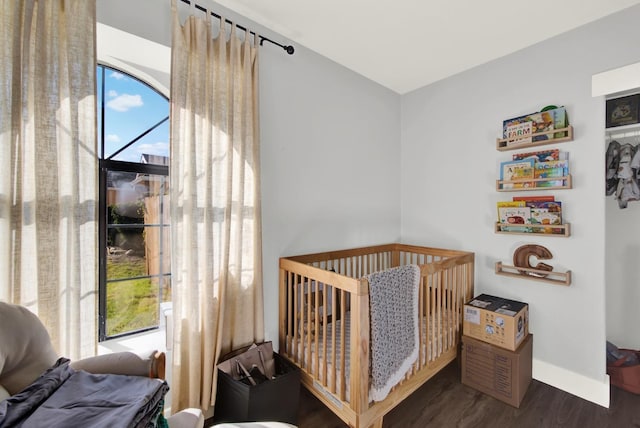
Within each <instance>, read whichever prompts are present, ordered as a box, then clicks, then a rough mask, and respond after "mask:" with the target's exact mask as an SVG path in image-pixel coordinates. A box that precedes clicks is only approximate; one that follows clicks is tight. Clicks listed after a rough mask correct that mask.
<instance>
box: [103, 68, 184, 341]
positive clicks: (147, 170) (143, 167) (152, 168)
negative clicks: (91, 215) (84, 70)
mask: <svg viewBox="0 0 640 428" xmlns="http://www.w3.org/2000/svg"><path fill="white" fill-rule="evenodd" d="M107 70H109V71H115V72H118V73H122V74H124V75H125V76H127V77H128V78H131V79H133V80H135V81H137V82H139V83H140V84H142V85H145V86H146V87H148V88H149V89H151V90H153V91H154V92H156V93H157V94H158V95H160V96H161V97H162V98H164V99H165V100H166V101H167V102H169V98H168V97H167V96H165V95H164V94H163V93H162V92H160V91H159V90H157V89H156V88H154V87H153V86H152V85H150V84H149V83H147V82H145V81H144V80H142V79H139V78H137V77H136V76H134V75H132V74H131V73H128V72H126V71H123V70H121V69H118V68H115V67H113V66H110V65H105V64H101V63H98V64H97V65H96V73H98V72H100V73H101V74H102V76H101V85H102V87H101V94H100V95H101V97H100V99H99V100H97V103H96V104H97V106H96V107H97V108H98V109H99V112H98V114H99V119H98V120H99V121H100V124H101V126H100V135H99V136H98V141H99V144H100V147H99V150H98V168H99V169H98V186H99V188H98V341H99V342H103V341H105V340H109V339H115V338H120V337H124V336H130V335H133V334H138V333H142V332H145V331H150V330H156V329H158V327H159V326H158V325H155V326H150V327H144V328H140V329H136V330H130V331H126V332H124V333H120V334H117V335H108V334H107V286H108V280H107V257H108V255H107V236H108V231H109V220H108V206H107V197H108V189H107V175H108V172H109V171H117V172H121V171H123V172H132V173H139V174H149V175H160V176H165V177H167V178H168V177H169V166H168V165H159V164H151V163H142V162H139V163H138V162H128V161H120V160H115V159H113V157H115V156H117V155H118V154H119V153H120V152H122V151H123V150H126V149H127V148H129V147H130V146H131V145H133V144H135V143H136V142H137V141H138V140H140V139H141V138H143V137H144V136H145V135H147V134H148V133H150V132H151V131H153V130H154V129H156V128H157V127H158V126H160V125H162V124H163V123H165V122H167V121H168V120H169V116H168V115H167V116H166V117H165V118H164V119H162V120H160V121H159V122H157V123H156V124H154V125H152V126H151V127H150V128H148V129H147V130H145V131H144V132H143V133H141V134H140V135H138V136H136V137H135V138H133V139H132V140H131V141H129V142H126V143H124V144H123V146H122V147H121V148H120V149H119V150H116V151H115V152H114V153H112V154H111V155H110V156H109V157H108V158H106V159H105V158H104V156H105V145H106V141H105V137H106V135H105V134H106V132H105V129H106V126H105V123H104V119H105V108H106V106H105V98H106V94H105V76H106V71H107ZM154 226H155V225H154ZM157 226H159V227H161V228H162V227H165V226H164V224H159V225H157ZM141 227H143V228H144V227H146V226H145V225H141ZM169 227H170V226H169ZM156 276H157V277H160V278H161V277H169V278H171V270H170V269H169V270H168V272H160V273H159V274H158V275H152V276H150V277H151V278H152V277H156ZM131 279H133V277H132V278H131ZM123 280H126V279H123ZM169 281H170V279H169ZM159 283H160V284H161V283H162V281H159ZM161 298H162V290H161V286H159V290H158V299H159V302H158V306H160V303H161V301H160V300H161ZM158 309H159V308H158ZM158 316H159V317H160V316H162V315H161V314H160V313H158ZM158 321H159V320H158Z"/></svg>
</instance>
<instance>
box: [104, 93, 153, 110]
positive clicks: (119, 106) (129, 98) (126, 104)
mask: <svg viewBox="0 0 640 428" xmlns="http://www.w3.org/2000/svg"><path fill="white" fill-rule="evenodd" d="M143 104H144V103H143V102H142V97H141V96H140V95H129V94H122V95H118V96H117V97H115V98H113V99H112V100H110V101H109V102H108V103H107V107H109V108H111V109H113V110H115V111H120V112H125V111H127V110H129V109H130V108H133V107H142V105H143Z"/></svg>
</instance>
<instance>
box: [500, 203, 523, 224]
mask: <svg viewBox="0 0 640 428" xmlns="http://www.w3.org/2000/svg"><path fill="white" fill-rule="evenodd" d="M526 206H527V204H526V202H525V201H499V202H497V203H496V207H497V208H498V221H500V208H517V207H526Z"/></svg>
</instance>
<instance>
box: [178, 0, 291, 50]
mask: <svg viewBox="0 0 640 428" xmlns="http://www.w3.org/2000/svg"><path fill="white" fill-rule="evenodd" d="M182 2H183V3H186V4H188V5H191V2H190V1H189V0H182ZM194 7H195V8H196V9H198V10H201V11H202V12H204V13H207V12H209V11H208V10H207V9H206V8H204V7H202V6H200V5H199V4H197V3H196V4H195V5H194ZM209 13H211V15H213V16H215V17H216V18H218V19H222V17H221V16H220V15H218V14H217V13H215V12H213V11H210V12H209ZM225 21H226V22H227V23H229V24H233V22H232V21H229V20H228V19H226V18H225ZM236 28H239V29H241V30H242V31H245V32H248V33H250V34H253V35H254V36H255V35H256V33H255V32H254V31H251V30H247V29H246V28H244V27H243V26H242V25H238V24H236ZM258 37H260V46H262V44H263V43H264V42H265V41H266V42H269V43H273V44H274V45H276V46H280V47H281V48H282V49H284V50H285V51H286V52H287V53H288V54H289V55H293V52H294V51H295V50H294V49H293V46H291V45H283V44H280V43H278V42H276V41H274V40H271V39H270V38H268V37H264V36H261V35H259V34H258Z"/></svg>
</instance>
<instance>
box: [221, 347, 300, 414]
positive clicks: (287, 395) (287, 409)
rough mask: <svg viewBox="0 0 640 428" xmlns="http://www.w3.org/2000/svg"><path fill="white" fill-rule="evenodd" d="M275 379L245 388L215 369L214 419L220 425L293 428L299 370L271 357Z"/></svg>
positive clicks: (296, 406) (297, 397) (276, 354)
mask: <svg viewBox="0 0 640 428" xmlns="http://www.w3.org/2000/svg"><path fill="white" fill-rule="evenodd" d="M273 358H274V360H275V368H276V377H275V379H273V380H267V381H265V382H262V383H260V384H258V385H255V386H251V385H247V384H245V383H243V382H241V381H239V380H235V379H233V378H232V377H231V376H230V375H229V374H228V373H225V372H223V371H222V370H220V369H218V390H217V393H216V404H215V410H214V415H213V419H214V422H216V423H221V422H256V421H277V422H287V423H290V424H293V425H296V423H297V421H298V404H299V401H300V370H298V368H297V367H296V366H295V365H293V364H291V363H290V362H288V361H287V360H285V359H284V358H283V357H281V356H280V355H279V354H278V353H277V352H274V353H273Z"/></svg>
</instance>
